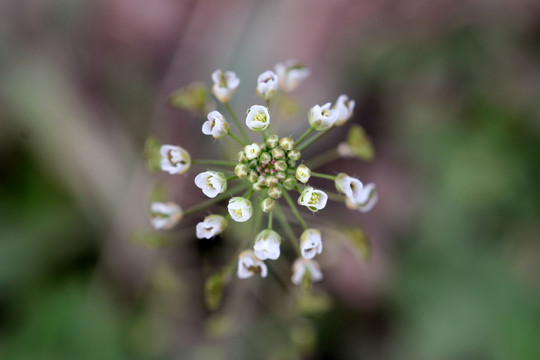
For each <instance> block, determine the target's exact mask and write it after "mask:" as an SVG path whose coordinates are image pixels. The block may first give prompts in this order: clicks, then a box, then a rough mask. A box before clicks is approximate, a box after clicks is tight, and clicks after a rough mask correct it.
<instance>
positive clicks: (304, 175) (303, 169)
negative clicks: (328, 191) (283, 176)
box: [295, 164, 311, 184]
mask: <svg viewBox="0 0 540 360" xmlns="http://www.w3.org/2000/svg"><path fill="white" fill-rule="evenodd" d="M295 177H296V179H297V180H298V181H300V182H301V183H303V184H305V183H307V182H308V181H309V178H310V177H311V169H310V168H308V167H307V166H306V165H304V164H301V165H300V166H298V168H296V174H295Z"/></svg>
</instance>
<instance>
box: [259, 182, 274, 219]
mask: <svg viewBox="0 0 540 360" xmlns="http://www.w3.org/2000/svg"><path fill="white" fill-rule="evenodd" d="M274 189H275V188H274ZM275 207H276V200H274V199H272V198H271V197H267V198H266V199H264V200H263V201H262V202H261V209H262V211H264V212H266V213H267V212H270V211H272V210H274V208H275Z"/></svg>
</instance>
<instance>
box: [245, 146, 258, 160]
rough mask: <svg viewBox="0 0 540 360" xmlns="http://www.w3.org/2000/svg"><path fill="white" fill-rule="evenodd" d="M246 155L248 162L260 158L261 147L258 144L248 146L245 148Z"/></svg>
mask: <svg viewBox="0 0 540 360" xmlns="http://www.w3.org/2000/svg"><path fill="white" fill-rule="evenodd" d="M244 153H245V154H246V158H247V159H248V160H253V159H256V158H258V157H259V155H261V147H260V146H259V144H257V143H253V144H251V145H246V146H244Z"/></svg>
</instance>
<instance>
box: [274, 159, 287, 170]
mask: <svg viewBox="0 0 540 360" xmlns="http://www.w3.org/2000/svg"><path fill="white" fill-rule="evenodd" d="M274 168H275V169H276V170H277V171H285V170H287V163H286V162H285V160H279V161H276V163H275V164H274Z"/></svg>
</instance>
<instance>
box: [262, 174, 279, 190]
mask: <svg viewBox="0 0 540 360" xmlns="http://www.w3.org/2000/svg"><path fill="white" fill-rule="evenodd" d="M264 183H265V185H266V186H268V187H269V188H271V187H274V186H276V185H277V184H279V180H278V178H277V177H275V176H268V177H266V180H265V181H264Z"/></svg>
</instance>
